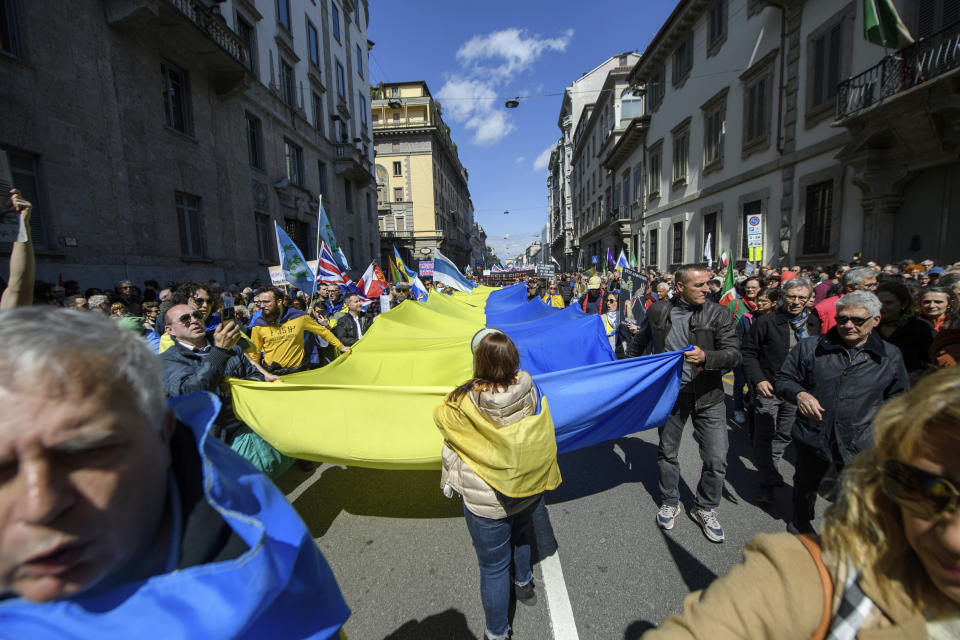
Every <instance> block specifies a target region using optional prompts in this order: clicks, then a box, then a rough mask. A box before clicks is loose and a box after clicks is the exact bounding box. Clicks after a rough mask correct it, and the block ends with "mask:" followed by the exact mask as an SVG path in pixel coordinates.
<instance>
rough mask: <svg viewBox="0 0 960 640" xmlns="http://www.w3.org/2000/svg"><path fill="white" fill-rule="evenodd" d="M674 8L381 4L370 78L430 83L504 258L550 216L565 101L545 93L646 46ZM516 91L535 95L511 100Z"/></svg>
mask: <svg viewBox="0 0 960 640" xmlns="http://www.w3.org/2000/svg"><path fill="white" fill-rule="evenodd" d="M675 4H676V3H675V2H674V1H673V0H644V1H643V2H632V3H631V2H606V1H601V2H591V3H584V2H570V1H552V2H546V1H542V0H513V1H512V2H505V1H501V0H488V1H486V2H476V3H468V2H463V1H461V0H446V1H441V0H417V1H414V2H409V1H408V2H401V1H400V0H371V2H370V28H369V30H368V37H369V38H370V40H372V41H373V42H374V43H376V44H375V46H374V48H373V50H372V51H371V57H372V59H371V64H370V68H371V80H372V82H373V84H376V83H378V82H400V81H408V80H425V81H426V82H427V85H428V86H429V87H430V92H431V93H432V94H433V95H434V97H436V98H438V99H439V100H440V102H441V104H442V105H443V117H444V120H445V121H446V122H447V124H449V125H450V127H451V131H452V135H453V139H454V141H455V142H456V143H457V146H458V147H459V152H460V161H461V162H462V163H463V165H464V167H466V168H467V171H468V172H469V173H470V183H469V184H470V194H471V196H472V198H473V206H474V219H475V220H476V221H477V222H479V223H480V224H481V225H482V226H483V228H484V229H485V230H486V232H487V244H488V245H489V246H491V247H493V249H494V250H495V251H496V252H497V254H498V255H499V257H500V258H501V259H504V260H505V259H508V258H513V257H514V256H516V255H517V254H519V253H520V252H521V251H523V249H525V248H526V247H527V245H529V244H530V242H531V241H533V240H536V239H538V238H539V235H540V231H541V229H542V228H543V226H544V225H545V224H546V222H547V187H546V176H547V172H546V169H545V168H544V167H545V165H546V156H548V155H549V152H546V153H545V151H546V150H547V149H549V148H552V146H553V144H555V143H556V141H557V139H558V138H559V136H560V130H559V129H558V128H557V117H558V114H559V112H560V103H561V96H560V95H547V94H561V93H562V92H563V89H564V87H566V86H567V85H569V84H570V83H571V82H572V81H573V80H575V79H577V78H579V77H580V75H582V74H583V73H585V72H587V71H590V70H591V69H593V68H594V67H596V66H597V65H599V64H600V63H602V62H603V61H604V60H606V59H607V58H609V57H610V56H612V55H614V54H617V53H623V52H625V51H634V50H639V51H640V52H642V51H643V49H644V48H645V47H646V46H647V44H648V43H649V42H650V40H651V39H652V38H653V36H654V35H655V34H656V32H657V30H658V29H659V28H660V26H661V25H662V24H663V22H664V20H666V18H667V16H669V14H670V12H671V11H672V10H673V7H674V6H675ZM627 7H629V9H627ZM513 96H534V97H529V98H522V99H521V101H520V107H519V108H517V109H506V108H504V105H503V103H504V101H505V100H506V99H507V98H508V97H513ZM538 159H539V162H538ZM504 210H509V211H510V213H509V214H508V215H504V213H503V212H504ZM504 236H509V237H507V238H504Z"/></svg>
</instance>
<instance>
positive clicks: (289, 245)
mask: <svg viewBox="0 0 960 640" xmlns="http://www.w3.org/2000/svg"><path fill="white" fill-rule="evenodd" d="M273 228H274V229H275V230H276V232H277V251H278V253H279V254H280V268H281V269H283V277H284V279H285V280H286V281H287V282H289V283H290V284H292V285H293V286H295V287H296V288H297V289H300V291H303V292H304V293H307V294H308V295H311V296H312V295H313V294H315V293H316V292H317V280H316V277H315V276H314V274H313V271H311V270H310V267H309V266H307V261H306V260H304V259H303V254H302V253H300V249H298V248H297V245H295V244H294V243H293V240H291V239H290V236H288V235H287V232H286V231H284V230H283V229H281V228H280V227H279V226H277V223H276V222H274V223H273Z"/></svg>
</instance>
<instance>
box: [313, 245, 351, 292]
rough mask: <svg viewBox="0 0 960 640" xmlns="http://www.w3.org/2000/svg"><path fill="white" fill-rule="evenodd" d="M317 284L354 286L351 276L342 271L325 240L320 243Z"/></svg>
mask: <svg viewBox="0 0 960 640" xmlns="http://www.w3.org/2000/svg"><path fill="white" fill-rule="evenodd" d="M317 282H323V283H326V284H338V285H342V286H347V285H351V284H353V281H352V280H350V276H348V275H347V274H346V273H344V272H343V271H341V270H340V267H339V266H338V265H337V261H336V260H334V258H333V252H332V251H330V247H328V246H327V243H326V242H324V241H323V240H321V241H320V255H319V259H318V260H317Z"/></svg>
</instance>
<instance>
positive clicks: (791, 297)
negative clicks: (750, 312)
mask: <svg viewBox="0 0 960 640" xmlns="http://www.w3.org/2000/svg"><path fill="white" fill-rule="evenodd" d="M812 295H813V285H811V284H810V281H809V280H807V279H806V278H794V279H793V280H787V281H786V282H784V283H783V291H782V294H781V296H780V308H779V309H777V310H776V311H775V312H774V313H768V314H765V315H762V316H759V317H758V318H756V320H754V322H753V326H752V327H751V328H750V331H749V332H748V333H747V335H746V336H745V337H744V339H743V346H742V347H741V348H740V352H741V353H742V354H743V373H744V376H745V377H746V379H747V382H748V383H749V385H750V390H751V392H752V396H753V397H752V404H753V419H754V423H753V424H754V432H753V459H754V462H755V463H756V465H757V473H758V475H759V476H760V497H759V498H758V500H757V501H758V502H760V503H763V504H770V503H772V502H773V491H774V488H775V487H779V486H783V477H781V475H780V471H779V470H778V469H777V466H778V465H779V463H780V460H781V459H782V458H783V452H784V451H785V450H786V448H787V445H789V444H790V431H791V430H792V429H793V421H794V420H795V419H796V416H797V405H795V404H793V403H792V402H788V401H786V400H784V399H783V398H780V397H778V396H776V395H774V393H773V378H774V376H775V375H776V374H777V371H778V370H779V369H780V365H781V364H783V361H784V360H785V359H786V357H787V353H789V352H790V349H792V348H793V347H794V346H796V344H797V343H798V342H799V341H800V340H803V339H804V338H809V337H810V336H816V335H819V334H820V318H819V317H817V314H815V313H811V312H810V309H808V308H807V301H808V300H809V299H810V296H812Z"/></svg>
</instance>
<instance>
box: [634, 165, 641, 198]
mask: <svg viewBox="0 0 960 640" xmlns="http://www.w3.org/2000/svg"><path fill="white" fill-rule="evenodd" d="M633 200H634V202H640V165H637V166H635V167H634V168H633Z"/></svg>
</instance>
